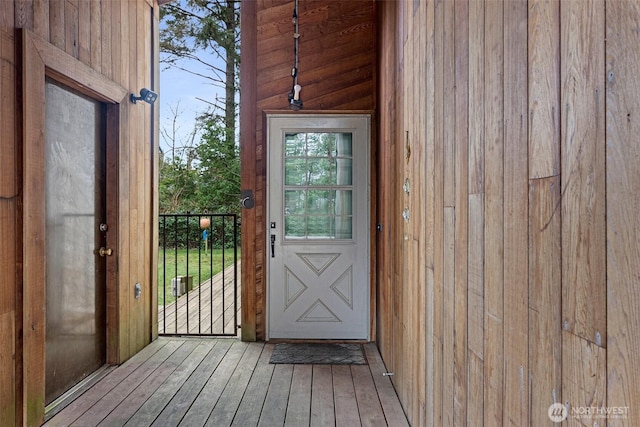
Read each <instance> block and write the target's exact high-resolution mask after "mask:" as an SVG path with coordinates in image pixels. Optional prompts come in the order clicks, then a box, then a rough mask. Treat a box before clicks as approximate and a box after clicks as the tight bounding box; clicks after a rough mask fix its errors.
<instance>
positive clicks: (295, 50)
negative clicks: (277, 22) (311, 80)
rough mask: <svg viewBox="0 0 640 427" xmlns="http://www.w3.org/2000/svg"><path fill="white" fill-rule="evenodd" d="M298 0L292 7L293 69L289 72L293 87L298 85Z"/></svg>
mask: <svg viewBox="0 0 640 427" xmlns="http://www.w3.org/2000/svg"><path fill="white" fill-rule="evenodd" d="M298 28H299V27H298V0H295V3H294V6H293V58H294V62H293V69H292V70H291V76H292V77H293V85H294V86H295V85H297V84H298V46H299V39H300V33H299V32H298Z"/></svg>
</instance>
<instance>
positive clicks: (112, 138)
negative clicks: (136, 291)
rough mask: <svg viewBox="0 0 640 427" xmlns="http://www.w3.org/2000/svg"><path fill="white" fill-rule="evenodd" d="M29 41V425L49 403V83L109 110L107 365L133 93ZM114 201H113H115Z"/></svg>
mask: <svg viewBox="0 0 640 427" xmlns="http://www.w3.org/2000/svg"><path fill="white" fill-rule="evenodd" d="M21 37H22V95H23V97H22V137H23V142H22V144H23V145H22V147H23V148H22V193H23V207H22V218H23V219H22V221H23V224H22V230H23V236H22V242H23V243H22V246H23V247H22V261H23V269H22V292H23V294H22V324H23V328H22V329H23V350H22V351H23V354H22V367H23V373H22V384H23V393H22V394H23V399H24V407H25V412H24V416H25V423H26V424H28V425H36V424H40V423H41V422H42V420H43V418H44V408H45V405H44V402H45V375H46V371H45V369H46V366H45V340H46V330H45V328H46V319H45V306H46V289H45V284H46V271H45V248H46V231H45V177H44V152H45V134H44V129H45V110H44V103H45V78H47V77H48V78H51V79H52V80H54V81H56V82H58V83H62V84H64V85H66V86H67V87H70V88H71V89H74V90H76V91H78V92H80V93H82V94H84V95H87V96H89V97H90V98H93V99H95V100H97V101H101V102H103V103H104V104H105V105H106V123H105V124H106V140H105V143H106V159H105V166H106V170H105V173H106V195H105V197H106V198H107V200H109V204H108V209H107V213H106V220H107V223H108V224H109V227H110V230H111V232H109V233H108V234H107V242H106V243H107V245H108V247H111V248H115V253H116V254H115V256H112V257H107V265H106V287H107V289H106V297H107V298H106V305H107V318H106V321H107V330H106V334H107V339H106V343H105V344H106V350H107V364H115V363H118V362H119V360H118V359H119V348H118V344H119V339H118V336H119V332H120V331H119V321H118V319H119V304H118V286H117V271H118V256H117V254H118V250H117V249H118V247H119V246H118V242H119V239H118V229H119V227H118V211H119V203H118V200H119V197H118V195H119V193H118V186H119V178H118V168H119V160H118V159H119V144H120V140H121V139H122V135H121V133H122V127H121V126H120V124H121V123H120V117H121V115H122V111H123V109H124V108H125V107H124V106H125V105H126V102H127V99H128V91H127V90H126V89H124V88H123V87H122V86H120V85H118V84H117V83H115V82H113V81H111V80H109V79H107V78H106V77H104V76H103V75H101V74H100V73H98V72H96V71H95V70H93V69H92V68H90V67H89V66H87V65H85V64H83V63H82V62H80V61H78V60H77V59H76V58H74V57H73V56H71V55H69V54H67V53H66V52H64V51H62V50H60V49H58V48H56V47H55V46H53V45H51V44H50V43H49V42H47V41H46V40H44V39H41V38H40V37H38V36H37V35H35V34H34V33H32V32H30V31H29V30H26V29H23V30H21ZM112 202H113V203H112Z"/></svg>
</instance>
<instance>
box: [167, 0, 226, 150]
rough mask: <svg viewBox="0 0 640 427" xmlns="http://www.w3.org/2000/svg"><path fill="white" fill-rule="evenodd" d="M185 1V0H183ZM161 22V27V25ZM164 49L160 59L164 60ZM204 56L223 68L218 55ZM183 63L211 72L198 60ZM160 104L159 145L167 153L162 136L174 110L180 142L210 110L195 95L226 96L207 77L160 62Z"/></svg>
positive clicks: (186, 138)
mask: <svg viewBox="0 0 640 427" xmlns="http://www.w3.org/2000/svg"><path fill="white" fill-rule="evenodd" d="M181 1H184V0H181ZM162 25H163V24H162V22H160V26H161V28H162ZM162 56H163V54H162V52H160V59H161V61H162ZM201 57H202V58H203V59H204V60H206V61H207V62H211V63H214V64H215V63H217V65H218V66H220V67H221V68H222V69H224V65H223V63H222V61H221V60H220V59H218V58H215V57H214V55H212V54H207V53H206V52H203V53H202V55H201ZM179 64H180V66H182V67H183V68H187V69H189V70H193V71H195V72H197V73H201V74H205V75H206V74H210V71H209V70H207V68H206V67H205V66H204V65H202V64H200V63H199V62H197V61H193V60H186V59H182V60H180V62H179ZM158 93H159V97H158V101H157V102H158V103H159V108H160V148H161V149H162V150H163V151H164V153H165V154H169V153H168V149H169V145H168V144H167V143H166V141H165V139H164V137H163V136H162V134H163V133H164V132H163V129H167V130H170V129H171V127H172V121H173V118H174V114H173V112H172V109H173V110H177V111H179V116H178V127H179V129H178V131H177V138H176V139H177V140H178V142H179V143H178V144H176V145H181V144H180V142H181V141H182V142H184V141H188V140H189V136H190V135H191V132H192V130H193V128H194V125H195V118H196V116H197V115H199V114H202V113H204V112H206V111H207V109H208V107H209V105H208V104H207V103H206V102H203V101H201V100H199V99H196V98H202V99H205V100H211V101H212V102H213V101H214V100H215V98H216V96H217V97H221V96H224V90H223V89H222V88H219V87H217V86H214V85H212V84H211V82H210V81H209V80H208V79H205V78H202V77H198V76H194V75H193V74H191V73H188V72H186V71H182V70H179V69H176V68H171V67H167V65H166V64H163V63H162V62H161V63H160V85H159V91H158Z"/></svg>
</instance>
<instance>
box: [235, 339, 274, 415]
mask: <svg viewBox="0 0 640 427" xmlns="http://www.w3.org/2000/svg"><path fill="white" fill-rule="evenodd" d="M273 347H274V345H273V344H265V346H264V349H263V350H262V354H261V355H260V359H259V360H258V364H257V366H256V369H255V371H254V372H253V375H252V376H251V380H250V381H249V385H248V386H247V390H246V391H245V393H244V396H243V397H242V401H241V402H240V406H239V407H238V411H237V413H236V415H235V417H234V419H233V425H237V426H255V425H258V420H259V419H260V413H261V412H262V407H263V406H264V401H265V399H266V396H267V391H268V390H269V384H270V383H271V378H272V376H273V368H274V366H275V365H271V364H269V358H271V353H273Z"/></svg>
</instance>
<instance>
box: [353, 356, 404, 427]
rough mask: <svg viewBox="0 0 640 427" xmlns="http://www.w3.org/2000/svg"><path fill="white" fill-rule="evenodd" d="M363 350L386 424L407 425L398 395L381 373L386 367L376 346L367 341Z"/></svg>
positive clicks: (401, 426)
mask: <svg viewBox="0 0 640 427" xmlns="http://www.w3.org/2000/svg"><path fill="white" fill-rule="evenodd" d="M364 351H365V355H366V356H367V361H368V363H369V370H370V371H371V375H372V377H373V382H374V384H375V386H376V391H377V392H378V397H379V399H380V404H381V405H382V411H383V412H384V417H385V419H386V420H387V424H389V425H390V426H398V427H405V426H406V427H409V422H408V421H407V416H406V415H405V413H404V411H403V410H402V405H401V404H400V401H399V400H398V395H397V393H396V390H395V388H393V384H392V383H391V379H390V377H389V376H384V375H382V374H383V373H386V372H387V368H386V367H385V366H384V362H383V361H382V357H381V356H380V353H379V352H378V348H377V347H376V345H375V344H374V343H369V344H365V345H364Z"/></svg>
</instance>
